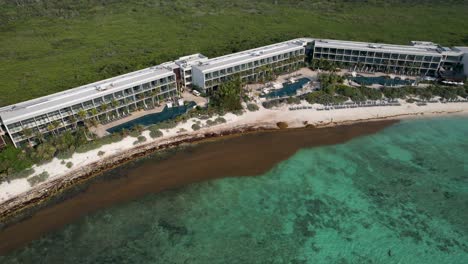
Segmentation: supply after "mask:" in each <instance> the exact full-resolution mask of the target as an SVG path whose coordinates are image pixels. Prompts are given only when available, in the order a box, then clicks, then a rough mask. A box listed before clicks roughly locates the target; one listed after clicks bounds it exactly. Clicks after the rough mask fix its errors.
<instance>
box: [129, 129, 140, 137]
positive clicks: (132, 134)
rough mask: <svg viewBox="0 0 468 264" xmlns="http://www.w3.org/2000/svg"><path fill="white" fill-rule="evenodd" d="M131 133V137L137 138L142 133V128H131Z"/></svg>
mask: <svg viewBox="0 0 468 264" xmlns="http://www.w3.org/2000/svg"><path fill="white" fill-rule="evenodd" d="M129 135H130V136H131V137H136V138H137V137H138V136H140V135H141V131H140V130H130V133H129Z"/></svg>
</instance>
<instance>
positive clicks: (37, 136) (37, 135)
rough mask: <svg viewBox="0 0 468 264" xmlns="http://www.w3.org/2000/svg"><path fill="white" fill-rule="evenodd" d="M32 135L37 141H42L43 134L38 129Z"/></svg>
mask: <svg viewBox="0 0 468 264" xmlns="http://www.w3.org/2000/svg"><path fill="white" fill-rule="evenodd" d="M34 136H35V137H36V138H37V139H38V140H39V142H41V143H43V142H44V135H43V134H42V133H41V132H40V131H36V133H34Z"/></svg>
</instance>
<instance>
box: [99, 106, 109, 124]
mask: <svg viewBox="0 0 468 264" xmlns="http://www.w3.org/2000/svg"><path fill="white" fill-rule="evenodd" d="M108 108H109V105H107V104H106V103H103V104H102V105H101V111H102V112H105V114H106V119H107V121H109V113H107V109H108Z"/></svg>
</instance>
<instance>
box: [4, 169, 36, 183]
mask: <svg viewBox="0 0 468 264" xmlns="http://www.w3.org/2000/svg"><path fill="white" fill-rule="evenodd" d="M33 173H34V169H33V168H29V169H25V170H22V171H19V172H17V173H13V174H10V175H8V176H6V180H8V181H12V180H16V179H23V178H26V177H28V176H30V175H32V174H33ZM0 182H1V181H0Z"/></svg>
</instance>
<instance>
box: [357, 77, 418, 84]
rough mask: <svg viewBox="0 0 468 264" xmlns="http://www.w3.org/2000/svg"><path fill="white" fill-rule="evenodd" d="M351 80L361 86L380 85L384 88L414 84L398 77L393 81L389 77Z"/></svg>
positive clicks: (412, 81)
mask: <svg viewBox="0 0 468 264" xmlns="http://www.w3.org/2000/svg"><path fill="white" fill-rule="evenodd" d="M349 80H352V81H354V82H356V83H358V84H361V85H373V84H380V85H383V86H399V85H411V84H413V83H414V80H403V79H401V78H398V77H395V78H393V79H391V78H390V77H388V76H378V77H365V76H357V77H351V78H349Z"/></svg>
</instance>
